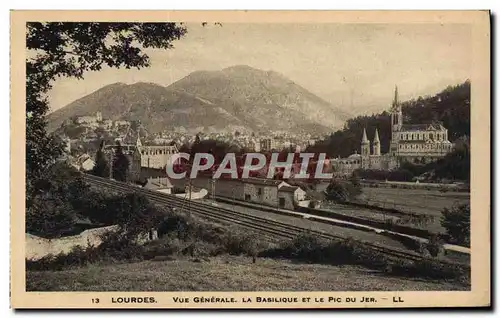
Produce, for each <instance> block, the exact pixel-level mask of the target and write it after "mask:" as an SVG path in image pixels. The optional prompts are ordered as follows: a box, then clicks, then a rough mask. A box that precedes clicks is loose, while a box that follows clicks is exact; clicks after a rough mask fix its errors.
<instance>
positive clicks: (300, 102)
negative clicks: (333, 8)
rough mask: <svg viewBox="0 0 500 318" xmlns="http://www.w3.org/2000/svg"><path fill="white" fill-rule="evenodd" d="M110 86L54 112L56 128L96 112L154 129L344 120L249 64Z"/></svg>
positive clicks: (325, 126) (301, 125)
mask: <svg viewBox="0 0 500 318" xmlns="http://www.w3.org/2000/svg"><path fill="white" fill-rule="evenodd" d="M110 86H112V89H107V90H104V91H101V92H94V93H92V94H90V95H88V96H86V97H84V98H82V99H80V100H77V101H75V102H73V103H71V104H70V105H68V106H66V107H64V108H63V109H60V110H59V111H56V112H54V113H53V114H52V116H50V117H51V118H50V119H51V120H50V121H51V123H52V126H55V127H57V126H59V125H60V124H61V123H62V122H63V121H64V120H65V119H66V118H71V117H74V116H83V115H88V114H93V113H95V112H96V111H101V112H102V115H103V118H109V119H113V120H136V119H139V120H140V121H141V122H142V123H143V124H144V127H145V128H146V129H148V130H149V131H150V132H152V133H154V132H158V131H162V130H165V129H170V128H171V129H174V128H176V127H183V128H185V129H187V130H188V131H189V130H191V129H193V130H194V129H200V128H201V129H205V128H207V129H215V130H216V131H224V130H227V129H228V127H230V126H234V127H244V128H246V129H248V130H253V131H267V132H269V131H290V132H292V131H295V132H298V131H304V132H306V131H308V132H321V133H324V132H329V131H331V130H332V129H333V127H334V126H337V125H339V124H341V123H342V122H343V120H344V119H345V118H342V116H341V114H340V113H339V111H338V110H337V109H335V108H334V107H333V106H332V105H331V104H330V103H328V102H326V101H324V100H323V99H321V98H319V97H318V96H316V95H314V94H312V93H311V92H309V91H307V90H306V89H305V88H303V87H301V86H299V85H297V84H295V83H293V82H292V81H291V80H289V79H288V78H286V77H285V76H283V75H281V74H279V73H277V72H274V71H270V70H269V71H264V70H260V69H257V68H254V67H251V66H248V65H234V66H230V67H227V68H224V69H222V70H218V71H196V72H192V73H190V74H189V75H188V76H186V77H184V78H182V79H180V80H179V81H177V82H175V83H173V84H171V85H170V86H167V87H164V86H161V85H158V84H155V83H145V82H138V83H135V84H131V85H125V84H118V83H117V84H113V85H110Z"/></svg>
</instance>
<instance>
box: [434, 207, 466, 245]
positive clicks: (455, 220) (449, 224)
mask: <svg viewBox="0 0 500 318" xmlns="http://www.w3.org/2000/svg"><path fill="white" fill-rule="evenodd" d="M441 226H442V227H444V228H445V229H446V233H447V234H448V235H449V236H450V238H451V240H452V241H453V242H455V243H457V244H464V245H467V246H469V245H470V205H469V204H461V205H455V206H453V207H452V208H451V209H448V208H444V209H443V211H442V212H441Z"/></svg>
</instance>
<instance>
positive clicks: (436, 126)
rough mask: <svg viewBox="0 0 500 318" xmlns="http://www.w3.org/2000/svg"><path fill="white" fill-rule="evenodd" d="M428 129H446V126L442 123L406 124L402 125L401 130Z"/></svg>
mask: <svg viewBox="0 0 500 318" xmlns="http://www.w3.org/2000/svg"><path fill="white" fill-rule="evenodd" d="M427 130H433V131H436V130H437V131H444V130H445V128H444V127H443V126H442V125H440V124H413V125H409V124H405V125H403V126H401V131H427Z"/></svg>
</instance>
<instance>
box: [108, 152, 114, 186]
mask: <svg viewBox="0 0 500 318" xmlns="http://www.w3.org/2000/svg"><path fill="white" fill-rule="evenodd" d="M109 179H110V180H111V179H113V148H111V149H110V151H109Z"/></svg>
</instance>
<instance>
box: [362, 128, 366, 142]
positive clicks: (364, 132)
mask: <svg viewBox="0 0 500 318" xmlns="http://www.w3.org/2000/svg"><path fill="white" fill-rule="evenodd" d="M361 143H362V144H367V143H368V138H367V137H366V128H363V139H361Z"/></svg>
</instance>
